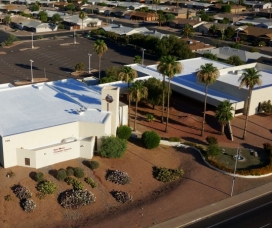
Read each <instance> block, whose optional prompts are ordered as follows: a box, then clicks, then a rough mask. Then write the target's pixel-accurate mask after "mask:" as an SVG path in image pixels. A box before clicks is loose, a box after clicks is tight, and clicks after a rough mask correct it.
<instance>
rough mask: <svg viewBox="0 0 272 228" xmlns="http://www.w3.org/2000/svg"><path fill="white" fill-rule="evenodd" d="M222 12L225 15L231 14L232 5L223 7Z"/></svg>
mask: <svg viewBox="0 0 272 228" xmlns="http://www.w3.org/2000/svg"><path fill="white" fill-rule="evenodd" d="M221 11H222V12H223V13H230V11H231V6H230V5H223V6H221Z"/></svg>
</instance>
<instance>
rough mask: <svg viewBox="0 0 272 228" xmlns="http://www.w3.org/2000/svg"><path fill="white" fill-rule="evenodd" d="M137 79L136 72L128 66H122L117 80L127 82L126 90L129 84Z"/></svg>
mask: <svg viewBox="0 0 272 228" xmlns="http://www.w3.org/2000/svg"><path fill="white" fill-rule="evenodd" d="M137 77H138V74H137V71H136V70H134V69H132V68H131V67H129V66H124V67H123V68H122V69H121V71H120V73H119V75H118V78H119V79H120V80H122V81H123V82H127V84H128V88H129V83H131V82H132V81H133V79H134V78H137Z"/></svg>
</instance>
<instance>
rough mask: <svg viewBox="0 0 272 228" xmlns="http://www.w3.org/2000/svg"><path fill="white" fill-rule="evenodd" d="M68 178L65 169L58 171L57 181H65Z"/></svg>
mask: <svg viewBox="0 0 272 228" xmlns="http://www.w3.org/2000/svg"><path fill="white" fill-rule="evenodd" d="M66 177H67V172H66V170H65V169H60V170H58V173H57V179H58V180H59V181H62V180H65V178H66Z"/></svg>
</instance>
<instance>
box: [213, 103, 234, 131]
mask: <svg viewBox="0 0 272 228" xmlns="http://www.w3.org/2000/svg"><path fill="white" fill-rule="evenodd" d="M232 111H233V107H232V106H231V103H230V102H229V101H228V100H224V101H222V102H220V104H219V105H218V106H217V108H216V111H215V118H216V119H217V121H218V122H219V123H220V124H221V134H222V135H223V134H224V127H225V126H226V124H227V123H228V122H229V121H231V120H232V119H233V115H232Z"/></svg>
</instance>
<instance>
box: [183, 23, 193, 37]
mask: <svg viewBox="0 0 272 228" xmlns="http://www.w3.org/2000/svg"><path fill="white" fill-rule="evenodd" d="M181 35H183V36H186V38H189V36H194V28H193V26H191V25H189V24H186V25H185V26H184V27H183V29H182V30H181Z"/></svg>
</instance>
